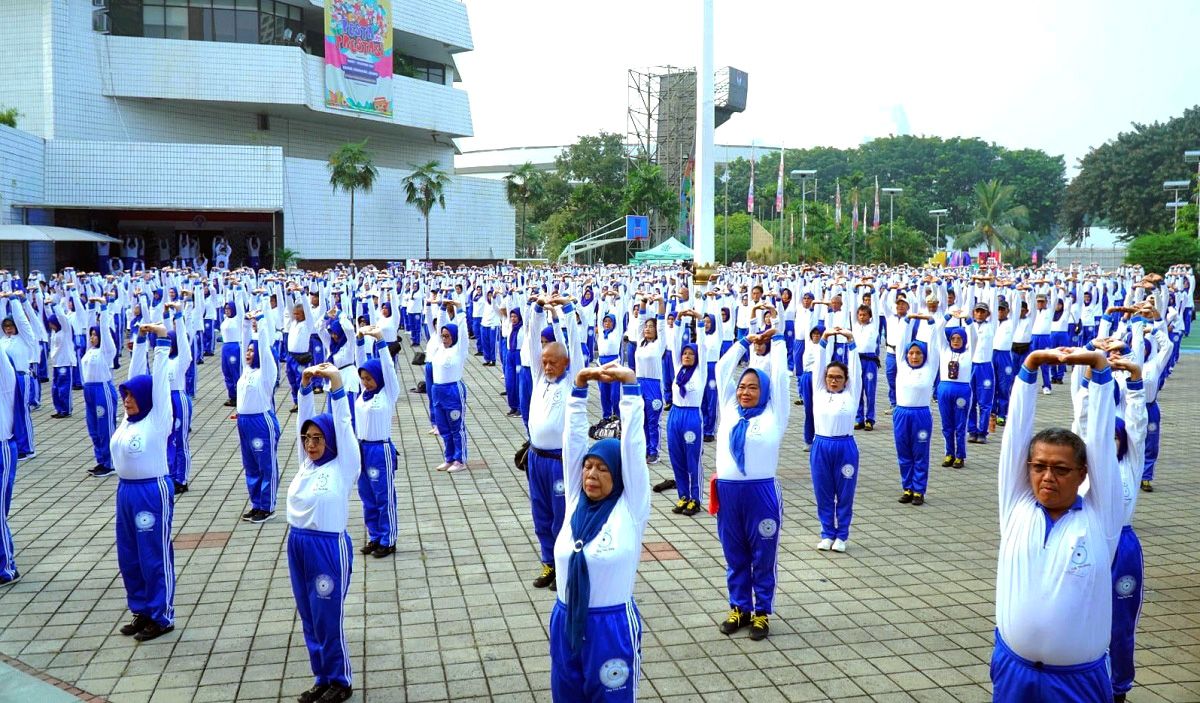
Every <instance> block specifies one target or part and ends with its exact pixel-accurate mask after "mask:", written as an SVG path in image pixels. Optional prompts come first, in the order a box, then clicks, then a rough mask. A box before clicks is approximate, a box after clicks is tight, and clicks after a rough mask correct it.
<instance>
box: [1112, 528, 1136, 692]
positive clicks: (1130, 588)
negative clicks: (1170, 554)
mask: <svg viewBox="0 0 1200 703" xmlns="http://www.w3.org/2000/svg"><path fill="white" fill-rule="evenodd" d="M1144 576H1145V569H1144V566H1143V563H1142V543H1141V542H1140V541H1138V536H1137V533H1135V532H1134V531H1133V528H1132V527H1130V526H1129V525H1126V526H1125V527H1124V528H1122V529H1121V538H1120V540H1118V542H1117V554H1116V556H1115V557H1113V563H1112V580H1113V612H1112V638H1111V639H1110V641H1109V644H1108V656H1109V661H1110V664H1111V666H1112V692H1113V695H1116V694H1119V693H1129V690H1130V689H1131V688H1133V673H1134V667H1133V650H1134V639H1135V638H1134V636H1135V634H1136V633H1137V624H1138V618H1140V617H1141V615H1142V588H1143V585H1144V583H1143V581H1144Z"/></svg>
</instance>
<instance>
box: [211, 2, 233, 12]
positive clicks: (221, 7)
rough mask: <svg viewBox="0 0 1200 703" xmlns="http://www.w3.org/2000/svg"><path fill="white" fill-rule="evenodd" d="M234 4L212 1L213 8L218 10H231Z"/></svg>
mask: <svg viewBox="0 0 1200 703" xmlns="http://www.w3.org/2000/svg"><path fill="white" fill-rule="evenodd" d="M235 4H236V3H235V2H234V0H213V7H215V8H217V9H218V10H232V9H233V8H234V5H235Z"/></svg>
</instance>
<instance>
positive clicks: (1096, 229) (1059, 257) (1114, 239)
mask: <svg viewBox="0 0 1200 703" xmlns="http://www.w3.org/2000/svg"><path fill="white" fill-rule="evenodd" d="M1126 248H1127V245H1126V243H1125V242H1124V241H1122V240H1121V238H1120V236H1119V233H1118V232H1114V231H1113V230H1111V229H1109V228H1108V227H1103V226H1095V225H1093V226H1092V227H1088V229H1087V234H1086V235H1084V237H1083V239H1080V240H1079V241H1078V242H1075V243H1074V244H1070V243H1068V242H1067V240H1065V239H1061V240H1059V242H1058V244H1055V245H1054V248H1053V249H1051V250H1050V251H1049V253H1048V254H1047V255H1046V259H1047V260H1049V261H1053V262H1055V263H1057V264H1058V265H1059V266H1060V267H1064V268H1065V267H1067V266H1070V265H1071V264H1084V265H1086V264H1100V266H1101V267H1102V268H1104V269H1105V270H1106V271H1108V270H1112V269H1115V268H1117V267H1119V266H1121V265H1122V264H1124V263H1125V250H1126Z"/></svg>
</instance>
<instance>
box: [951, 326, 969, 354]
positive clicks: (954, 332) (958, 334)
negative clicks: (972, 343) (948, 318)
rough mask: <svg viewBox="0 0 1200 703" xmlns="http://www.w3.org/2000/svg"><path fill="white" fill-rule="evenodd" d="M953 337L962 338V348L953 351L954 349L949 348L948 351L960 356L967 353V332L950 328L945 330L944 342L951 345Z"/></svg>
mask: <svg viewBox="0 0 1200 703" xmlns="http://www.w3.org/2000/svg"><path fill="white" fill-rule="evenodd" d="M955 337H961V338H962V348H961V349H955V348H954V347H950V349H951V350H952V351H953V352H954V353H955V354H962V353H964V352H966V351H967V331H966V329H964V328H962V327H951V328H950V329H948V330H946V341H947V342H950V343H952V342H953V341H954V338H955Z"/></svg>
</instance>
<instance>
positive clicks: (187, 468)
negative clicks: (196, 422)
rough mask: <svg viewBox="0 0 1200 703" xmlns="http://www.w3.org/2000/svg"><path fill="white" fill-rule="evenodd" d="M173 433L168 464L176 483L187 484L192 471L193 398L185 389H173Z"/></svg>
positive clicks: (169, 442)
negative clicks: (190, 438)
mask: <svg viewBox="0 0 1200 703" xmlns="http://www.w3.org/2000/svg"><path fill="white" fill-rule="evenodd" d="M171 415H172V416H173V417H172V420H173V424H172V425H171V435H170V436H169V437H168V438H167V465H168V466H169V467H170V470H171V478H173V479H175V483H182V484H184V485H187V482H188V476H189V475H190V474H191V471H192V448H191V444H190V440H189V437H190V435H191V432H192V399H191V397H190V396H189V395H188V394H187V393H184V392H183V391H171Z"/></svg>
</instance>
